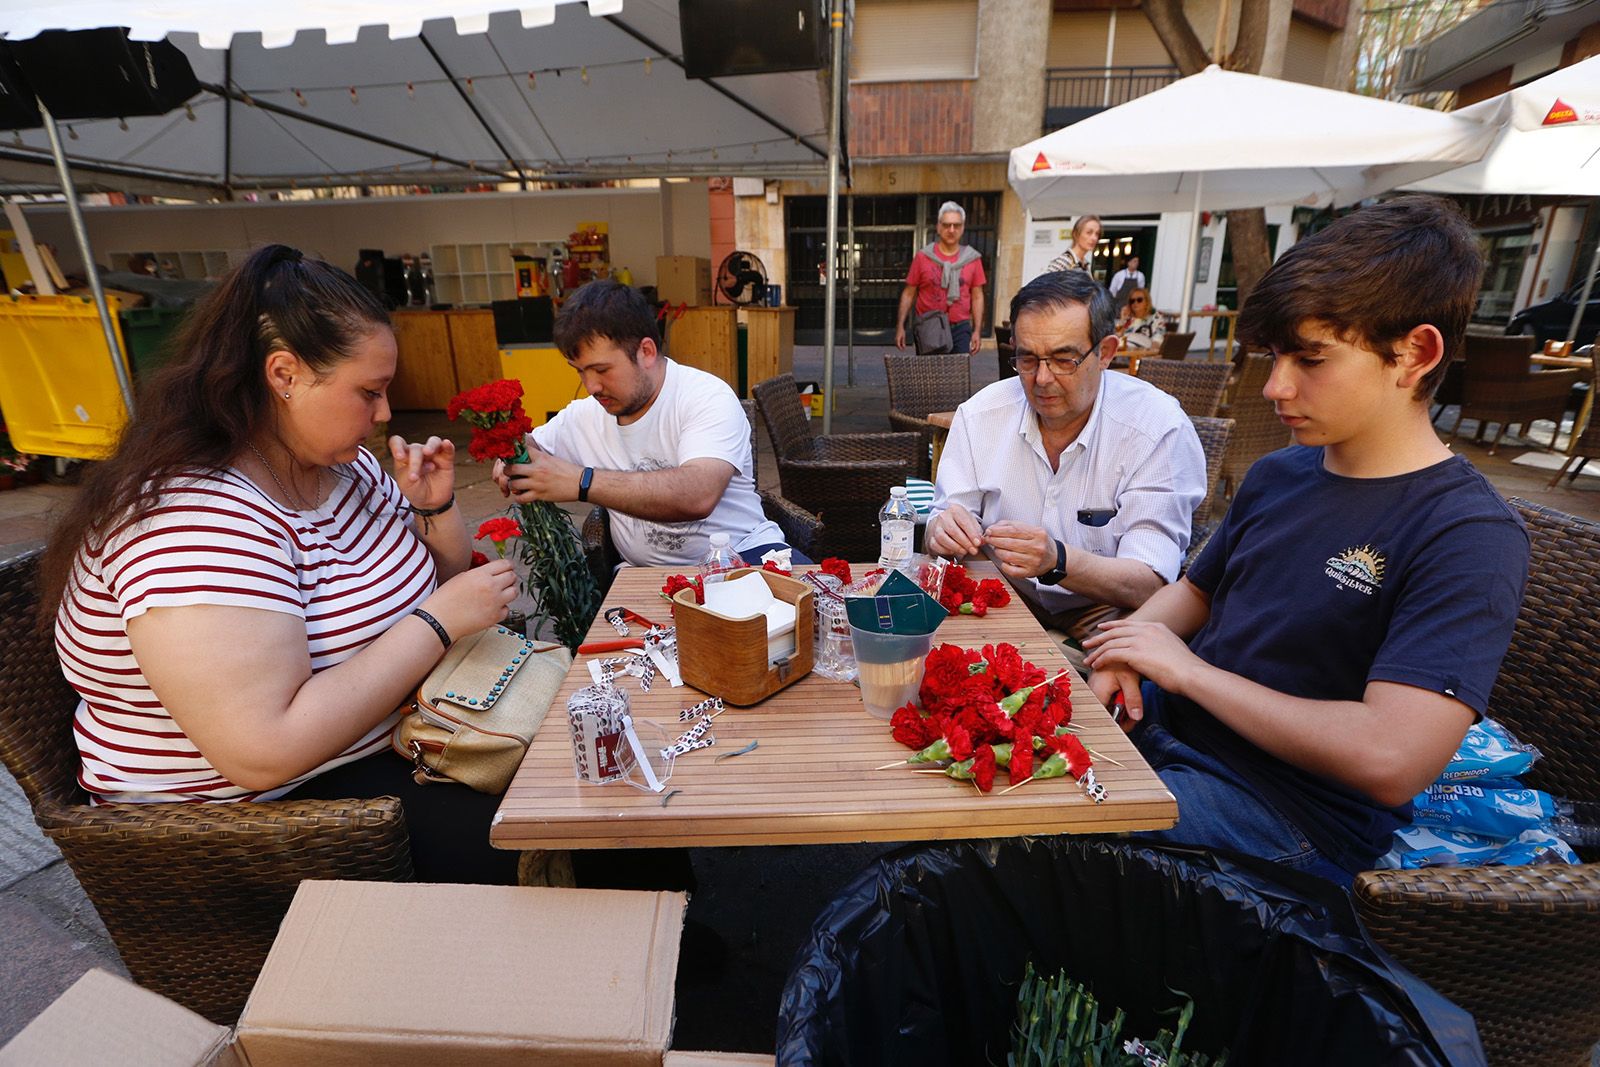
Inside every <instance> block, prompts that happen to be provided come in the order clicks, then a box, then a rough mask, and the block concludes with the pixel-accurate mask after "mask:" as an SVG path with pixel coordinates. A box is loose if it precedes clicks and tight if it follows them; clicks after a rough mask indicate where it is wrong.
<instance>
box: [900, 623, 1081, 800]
mask: <svg viewBox="0 0 1600 1067" xmlns="http://www.w3.org/2000/svg"><path fill="white" fill-rule="evenodd" d="M917 700H918V702H919V703H920V705H921V706H920V707H918V706H917V704H907V705H906V706H905V707H903V708H901V709H900V710H899V711H896V712H895V713H894V716H893V718H892V719H890V722H889V725H890V729H891V730H892V731H893V733H894V739H895V740H896V741H898V742H900V743H901V744H902V745H905V746H906V747H907V748H910V749H913V750H915V754H914V755H913V756H912V757H911V758H910V759H908V760H906V763H907V764H909V765H912V766H918V765H921V766H925V767H941V768H943V770H944V773H945V774H947V775H949V776H950V777H951V778H957V779H961V780H963V781H971V782H972V783H973V784H974V785H976V786H977V787H978V789H979V790H980V791H981V792H985V793H987V792H989V790H990V789H992V788H994V778H995V774H996V772H997V770H998V769H999V768H1001V767H1004V768H1005V769H1006V772H1007V774H1008V775H1009V776H1010V778H1011V783H1012V785H1013V787H1014V786H1017V785H1021V784H1022V783H1023V782H1026V781H1029V780H1031V779H1034V778H1059V777H1061V776H1062V775H1065V774H1068V773H1070V774H1071V775H1072V776H1073V777H1074V778H1076V779H1078V780H1079V782H1080V783H1082V784H1083V786H1084V789H1085V791H1086V792H1088V793H1089V795H1090V796H1091V797H1092V798H1094V799H1095V800H1096V801H1099V800H1101V799H1104V790H1103V789H1101V788H1100V786H1099V784H1098V783H1097V782H1095V780H1094V772H1093V770H1091V767H1092V765H1093V761H1092V760H1091V759H1090V758H1089V751H1088V749H1086V748H1084V746H1083V742H1081V741H1079V740H1078V738H1077V737H1076V736H1075V734H1074V732H1073V727H1072V683H1071V681H1070V680H1069V675H1068V673H1067V672H1066V671H1063V672H1062V673H1061V674H1058V675H1056V676H1055V677H1054V678H1046V676H1045V672H1044V671H1042V670H1040V669H1039V668H1038V667H1036V666H1034V665H1033V664H1032V663H1029V662H1027V661H1026V660H1024V659H1023V658H1022V656H1021V654H1020V653H1018V651H1017V648H1016V646H1015V645H1009V644H999V645H984V646H983V648H982V650H981V651H980V650H977V649H970V648H962V647H961V646H959V645H948V644H946V645H940V646H939V647H938V648H935V649H934V650H933V651H932V652H930V653H928V661H927V666H926V667H925V668H924V671H923V676H922V686H921V687H920V688H919V689H918V691H917ZM1097 792H1098V794H1099V795H1096V794H1097Z"/></svg>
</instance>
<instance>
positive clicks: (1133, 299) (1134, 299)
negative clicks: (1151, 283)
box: [1128, 296, 1150, 304]
mask: <svg viewBox="0 0 1600 1067" xmlns="http://www.w3.org/2000/svg"><path fill="white" fill-rule="evenodd" d="M1128 303H1130V304H1148V303H1150V301H1148V300H1146V299H1145V298H1144V297H1142V296H1130V297H1129V298H1128Z"/></svg>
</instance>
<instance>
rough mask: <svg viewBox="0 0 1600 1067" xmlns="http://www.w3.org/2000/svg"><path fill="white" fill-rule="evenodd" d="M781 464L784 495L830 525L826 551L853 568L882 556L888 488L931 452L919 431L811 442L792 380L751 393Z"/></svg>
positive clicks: (787, 377) (909, 474)
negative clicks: (880, 516)
mask: <svg viewBox="0 0 1600 1067" xmlns="http://www.w3.org/2000/svg"><path fill="white" fill-rule="evenodd" d="M751 393H752V394H753V395H754V397H755V401H756V408H757V410H759V411H760V412H761V419H762V421H763V422H765V423H766V424H767V433H768V434H769V435H770V436H771V438H772V450H773V452H774V453H775V454H776V455H777V459H778V483H779V485H780V486H781V487H782V492H783V495H784V496H785V497H787V498H788V499H790V500H791V501H793V502H794V503H795V504H797V505H799V506H800V507H801V508H803V509H805V510H807V511H810V512H813V513H815V514H816V515H818V516H820V517H821V519H822V521H823V522H825V523H826V524H827V540H826V545H827V551H829V552H830V553H831V554H833V555H838V556H843V557H844V558H846V559H849V560H851V561H855V562H861V561H865V560H869V559H877V558H878V509H879V508H881V507H883V504H884V501H886V500H888V499H889V489H890V487H891V486H896V485H904V484H905V482H906V479H907V478H914V477H916V474H917V471H918V470H919V469H920V464H919V456H925V455H926V452H927V449H926V446H925V445H924V444H923V441H922V435H920V434H914V433H857V434H833V435H831V436H828V437H813V436H811V429H810V427H809V426H808V425H807V423H806V420H805V417H804V416H803V415H802V414H801V412H800V392H799V390H798V389H796V388H795V384H794V375H792V374H781V375H779V376H778V377H776V378H769V379H768V380H767V381H764V382H762V383H760V384H759V385H757V386H756V387H755V388H754V389H752V390H751Z"/></svg>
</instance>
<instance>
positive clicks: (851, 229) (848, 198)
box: [844, 192, 857, 385]
mask: <svg viewBox="0 0 1600 1067" xmlns="http://www.w3.org/2000/svg"><path fill="white" fill-rule="evenodd" d="M844 247H845V261H844V366H845V384H847V385H854V384H856V266H857V263H856V196H855V193H854V192H849V193H846V194H845V195H844Z"/></svg>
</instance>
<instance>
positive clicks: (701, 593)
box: [661, 574, 706, 604]
mask: <svg viewBox="0 0 1600 1067" xmlns="http://www.w3.org/2000/svg"><path fill="white" fill-rule="evenodd" d="M681 589H693V590H694V602H695V603H696V604H704V603H705V602H706V588H705V585H704V584H702V582H701V580H700V579H699V578H698V577H696V578H695V579H694V581H692V582H691V581H690V580H689V579H687V578H685V577H684V576H683V575H681V574H672V575H668V576H667V584H666V585H664V586H662V587H661V592H662V593H664V594H665V595H666V597H667V599H668V600H671V599H672V598H673V597H675V596H677V594H678V591H679V590H681Z"/></svg>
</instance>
